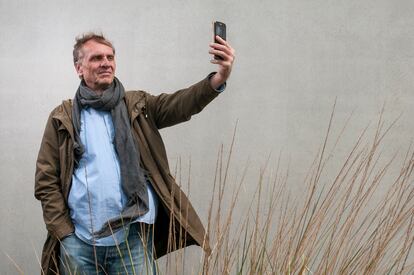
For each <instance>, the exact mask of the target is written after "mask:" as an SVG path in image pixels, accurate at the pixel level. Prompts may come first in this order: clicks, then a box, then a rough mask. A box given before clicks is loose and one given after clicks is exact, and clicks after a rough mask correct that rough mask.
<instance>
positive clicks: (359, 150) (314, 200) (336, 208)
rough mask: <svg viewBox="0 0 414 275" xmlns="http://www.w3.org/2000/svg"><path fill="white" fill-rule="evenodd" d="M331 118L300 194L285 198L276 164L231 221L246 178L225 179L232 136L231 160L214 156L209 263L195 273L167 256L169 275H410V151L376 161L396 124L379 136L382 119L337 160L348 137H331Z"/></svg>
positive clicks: (283, 176)
mask: <svg viewBox="0 0 414 275" xmlns="http://www.w3.org/2000/svg"><path fill="white" fill-rule="evenodd" d="M333 116H334V112H332V115H331V118H330V121H329V125H328V128H327V131H326V135H325V139H324V141H323V144H322V146H321V149H320V150H319V152H318V154H317V156H316V157H315V159H314V161H313V163H312V165H311V168H310V170H309V172H308V173H307V176H306V178H305V179H304V180H303V183H301V184H302V186H303V189H302V192H301V193H299V194H298V192H297V191H296V192H295V195H293V194H292V192H291V190H290V189H289V174H290V173H291V172H289V170H288V169H286V170H283V169H281V168H280V167H281V166H282V165H281V163H280V162H281V160H280V159H279V160H278V161H277V164H276V169H274V171H271V170H272V169H270V168H269V166H270V164H269V161H267V162H266V165H265V166H264V167H263V168H262V169H261V170H260V175H259V178H258V179H257V182H253V183H251V182H249V183H247V184H249V185H252V184H253V185H255V186H256V189H255V191H254V193H253V194H251V202H250V205H249V206H248V207H247V211H244V214H243V215H241V218H240V217H238V218H235V212H237V211H239V210H240V209H245V206H243V205H240V204H239V203H238V199H239V195H240V190H241V189H242V186H243V185H244V184H246V183H245V182H244V181H245V172H244V173H243V175H242V176H241V179H240V180H239V182H237V183H236V182H234V180H233V179H230V178H229V171H230V170H231V162H232V154H233V148H234V147H233V145H234V136H233V141H232V143H231V146H230V149H229V153H228V154H227V155H226V156H225V154H224V150H223V147H222V148H221V149H220V151H219V154H218V160H217V165H216V171H215V174H214V175H215V176H214V180H213V191H212V194H213V195H212V197H211V200H210V202H209V203H210V207H209V212H208V219H207V221H208V222H207V232H208V235H209V237H210V243H211V245H212V254H211V255H210V256H207V255H204V256H203V258H202V259H201V260H200V261H199V262H198V263H194V262H191V263H189V262H188V260H187V262H185V259H186V257H185V255H184V254H183V253H175V254H172V255H170V256H168V257H170V260H169V261H167V267H166V268H165V270H168V271H166V274H184V273H188V274H413V273H414V257H413V256H412V255H411V252H412V246H413V242H414V232H413V227H414V215H413V214H414V198H413V196H414V184H413V183H414V182H413V179H414V178H413V167H414V152H413V150H412V149H411V147H410V148H407V150H406V152H405V154H404V155H403V158H402V160H401V157H399V155H398V154H395V155H394V156H393V157H391V158H390V159H386V158H385V157H383V155H382V152H383V149H384V148H382V147H381V145H382V142H383V141H384V137H385V136H386V135H387V134H388V133H389V131H390V130H391V129H392V126H393V125H394V123H390V125H389V126H386V124H385V123H384V121H383V119H382V114H381V117H380V118H379V121H378V124H377V125H376V127H374V131H373V133H371V132H372V131H370V130H372V129H370V128H369V127H367V128H366V129H365V130H364V131H362V133H360V134H359V135H358V136H356V138H355V143H354V145H353V146H352V148H350V150H349V152H348V153H347V155H346V156H345V157H344V158H343V159H338V158H335V149H336V148H337V145H338V143H339V141H340V139H341V136H342V134H343V131H344V129H345V127H344V129H342V131H340V134H339V135H338V137H336V138H334V137H332V133H331V131H332V127H333V124H334V123H333ZM328 144H330V146H328ZM333 162H334V163H335V164H337V165H329V164H330V163H333ZM330 167H339V168H337V170H335V171H332V170H329V171H327V170H328V169H332V168H330ZM395 171H398V172H397V173H395ZM294 172H298V171H294ZM234 186H236V187H234ZM172 262H173V263H174V264H175V267H174V268H171V266H170V267H169V266H168V264H171V263H172ZM189 265H190V266H191V268H189ZM189 270H191V271H189ZM173 271H175V272H173Z"/></svg>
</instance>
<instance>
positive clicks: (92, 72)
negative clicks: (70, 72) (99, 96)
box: [75, 40, 116, 91]
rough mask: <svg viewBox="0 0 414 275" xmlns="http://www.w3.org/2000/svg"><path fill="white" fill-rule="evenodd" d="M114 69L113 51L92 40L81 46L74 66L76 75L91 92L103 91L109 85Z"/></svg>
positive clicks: (112, 78)
mask: <svg viewBox="0 0 414 275" xmlns="http://www.w3.org/2000/svg"><path fill="white" fill-rule="evenodd" d="M115 67H116V65H115V55H114V51H113V49H112V48H111V47H109V46H107V45H104V44H101V43H98V42H96V41H94V40H89V41H88V42H86V43H85V44H84V45H83V46H82V48H81V51H80V58H79V61H78V62H77V63H76V64H75V68H76V71H77V72H78V75H79V76H80V77H82V78H83V79H84V80H85V83H86V85H87V86H88V87H89V88H90V89H91V90H93V91H103V90H105V89H106V88H108V86H109V85H111V83H112V81H113V80H114V76H115Z"/></svg>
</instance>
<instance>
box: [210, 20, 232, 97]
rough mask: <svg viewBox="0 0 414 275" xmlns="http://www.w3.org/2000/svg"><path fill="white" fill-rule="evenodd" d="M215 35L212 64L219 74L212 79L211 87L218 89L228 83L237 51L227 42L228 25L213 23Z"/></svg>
mask: <svg viewBox="0 0 414 275" xmlns="http://www.w3.org/2000/svg"><path fill="white" fill-rule="evenodd" d="M213 35H214V37H213V42H212V43H210V50H209V53H210V54H212V55H214V58H213V59H211V60H210V62H211V63H213V64H216V65H217V73H216V74H214V75H213V76H212V77H211V78H210V84H211V87H213V88H214V89H217V88H218V87H220V86H221V85H223V84H224V83H225V82H226V81H227V79H228V78H229V76H230V74H231V70H232V67H233V62H234V58H235V50H234V49H233V48H232V46H231V45H230V44H229V43H228V42H227V39H226V36H227V30H226V24H224V23H223V22H219V21H215V22H213Z"/></svg>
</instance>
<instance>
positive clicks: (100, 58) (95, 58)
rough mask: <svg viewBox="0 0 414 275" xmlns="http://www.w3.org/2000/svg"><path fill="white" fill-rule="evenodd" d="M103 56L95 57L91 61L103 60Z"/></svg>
mask: <svg viewBox="0 0 414 275" xmlns="http://www.w3.org/2000/svg"><path fill="white" fill-rule="evenodd" d="M102 58H103V56H102V55H95V56H92V57H91V61H100V60H102Z"/></svg>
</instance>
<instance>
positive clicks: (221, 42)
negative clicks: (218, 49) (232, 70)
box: [216, 35, 229, 46]
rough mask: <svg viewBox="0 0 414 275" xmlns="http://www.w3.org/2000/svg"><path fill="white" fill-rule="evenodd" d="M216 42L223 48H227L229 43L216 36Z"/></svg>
mask: <svg viewBox="0 0 414 275" xmlns="http://www.w3.org/2000/svg"><path fill="white" fill-rule="evenodd" d="M216 40H217V41H218V42H219V43H220V44H222V45H225V46H228V45H229V43H228V42H227V41H226V40H224V39H223V38H221V37H220V36H218V35H216Z"/></svg>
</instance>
